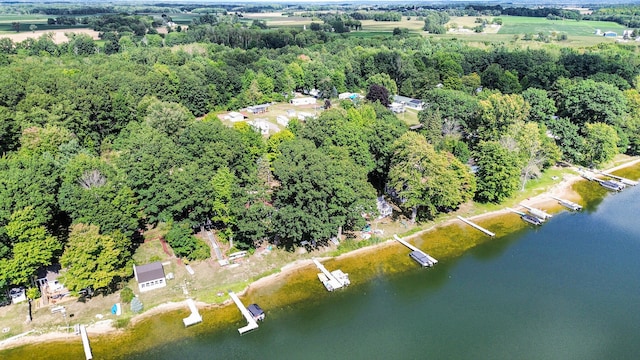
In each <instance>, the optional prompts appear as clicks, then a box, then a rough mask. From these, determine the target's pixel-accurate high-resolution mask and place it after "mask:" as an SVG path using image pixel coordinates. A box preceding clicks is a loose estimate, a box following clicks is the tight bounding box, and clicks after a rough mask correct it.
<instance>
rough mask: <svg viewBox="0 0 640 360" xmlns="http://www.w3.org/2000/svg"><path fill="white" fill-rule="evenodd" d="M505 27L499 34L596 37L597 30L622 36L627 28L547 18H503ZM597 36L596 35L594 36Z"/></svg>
mask: <svg viewBox="0 0 640 360" xmlns="http://www.w3.org/2000/svg"><path fill="white" fill-rule="evenodd" d="M500 18H501V19H502V21H503V25H502V27H501V28H500V31H498V34H506V35H516V34H537V33H540V32H543V33H546V34H551V33H553V32H555V33H562V34H567V35H568V36H588V35H594V34H595V31H596V29H600V30H601V31H602V32H605V31H615V32H617V33H618V35H620V36H622V30H625V29H626V28H625V27H624V26H622V25H620V24H617V23H614V22H610V21H576V20H547V19H546V18H534V17H521V16H501V17H500ZM594 36H595V35H594Z"/></svg>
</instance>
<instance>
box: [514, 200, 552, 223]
mask: <svg viewBox="0 0 640 360" xmlns="http://www.w3.org/2000/svg"><path fill="white" fill-rule="evenodd" d="M520 206H522V207H523V208H525V209H527V210H529V213H530V214H531V215H533V216H535V217H537V218H539V219H540V220H547V219H550V218H552V217H553V215H551V214H549V213H547V212H545V211H543V210H541V209H537V208H534V207H531V206H527V205H524V204H520Z"/></svg>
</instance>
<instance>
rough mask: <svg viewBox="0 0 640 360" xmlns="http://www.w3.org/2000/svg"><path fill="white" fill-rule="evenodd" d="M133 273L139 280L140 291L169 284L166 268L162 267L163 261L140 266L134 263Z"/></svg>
mask: <svg viewBox="0 0 640 360" xmlns="http://www.w3.org/2000/svg"><path fill="white" fill-rule="evenodd" d="M133 275H134V276H135V278H136V281H137V282H138V289H139V290H140V292H145V291H150V290H155V289H159V288H162V287H165V286H167V281H166V279H165V276H164V268H162V263H161V262H159V261H156V262H153V263H150V264H145V265H140V266H136V265H133Z"/></svg>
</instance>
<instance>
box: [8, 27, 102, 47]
mask: <svg viewBox="0 0 640 360" xmlns="http://www.w3.org/2000/svg"><path fill="white" fill-rule="evenodd" d="M69 33H73V34H86V35H89V36H91V38H92V39H93V40H99V39H100V38H99V37H98V34H99V33H98V32H97V31H95V30H92V29H63V30H40V31H29V32H27V31H25V32H19V33H14V34H0V38H9V39H11V40H12V41H13V42H14V43H19V42H22V41H25V40H27V39H39V38H40V37H41V36H43V35H46V34H52V37H51V39H52V40H53V42H54V43H56V44H62V43H65V42H68V41H69V38H68V37H67V35H65V34H69Z"/></svg>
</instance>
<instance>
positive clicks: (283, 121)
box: [276, 115, 289, 127]
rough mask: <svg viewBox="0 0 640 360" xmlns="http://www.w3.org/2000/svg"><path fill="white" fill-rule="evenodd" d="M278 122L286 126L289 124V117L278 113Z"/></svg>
mask: <svg viewBox="0 0 640 360" xmlns="http://www.w3.org/2000/svg"><path fill="white" fill-rule="evenodd" d="M276 122H277V123H278V124H280V125H282V126H285V127H286V126H287V125H289V118H288V117H286V116H284V115H278V116H277V117H276Z"/></svg>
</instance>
